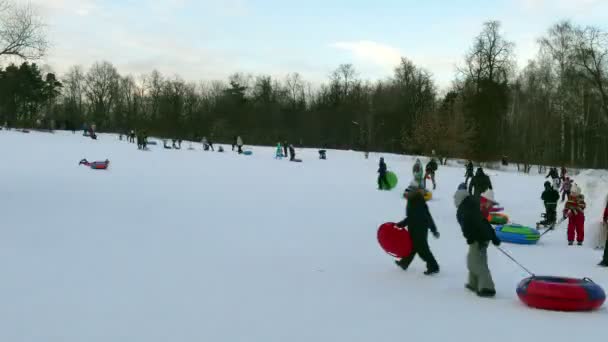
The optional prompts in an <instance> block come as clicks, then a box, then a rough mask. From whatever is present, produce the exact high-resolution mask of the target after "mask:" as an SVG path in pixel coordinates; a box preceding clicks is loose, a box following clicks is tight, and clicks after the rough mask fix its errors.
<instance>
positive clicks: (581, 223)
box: [564, 184, 586, 246]
mask: <svg viewBox="0 0 608 342" xmlns="http://www.w3.org/2000/svg"><path fill="white" fill-rule="evenodd" d="M585 208H586V204H585V196H583V194H581V191H580V189H579V187H578V186H577V185H576V184H575V185H573V186H572V193H571V194H570V197H569V198H568V202H566V207H565V208H564V218H568V245H570V246H572V245H573V244H574V239H575V237H576V242H577V244H578V245H579V246H582V245H583V242H584V241H585Z"/></svg>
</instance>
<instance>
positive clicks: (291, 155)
mask: <svg viewBox="0 0 608 342" xmlns="http://www.w3.org/2000/svg"><path fill="white" fill-rule="evenodd" d="M295 159H296V149H295V148H293V145H289V160H290V161H294V160H295Z"/></svg>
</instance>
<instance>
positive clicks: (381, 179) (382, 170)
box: [378, 158, 390, 190]
mask: <svg viewBox="0 0 608 342" xmlns="http://www.w3.org/2000/svg"><path fill="white" fill-rule="evenodd" d="M387 172H388V169H387V167H386V163H385V162H384V158H380V164H379V165H378V190H384V189H389V188H390V185H389V184H388V179H387V178H386V173H387Z"/></svg>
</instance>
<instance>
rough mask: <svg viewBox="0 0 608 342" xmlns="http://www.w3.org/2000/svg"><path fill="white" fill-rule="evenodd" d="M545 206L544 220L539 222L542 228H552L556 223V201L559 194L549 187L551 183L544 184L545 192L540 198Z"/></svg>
mask: <svg viewBox="0 0 608 342" xmlns="http://www.w3.org/2000/svg"><path fill="white" fill-rule="evenodd" d="M540 198H541V199H542V200H543V202H544V204H545V219H544V220H543V221H541V222H540V224H541V225H543V226H549V227H551V226H553V225H554V224H555V221H557V201H559V192H557V190H555V188H553V187H552V186H551V183H549V182H545V191H543V193H542V195H541V197H540Z"/></svg>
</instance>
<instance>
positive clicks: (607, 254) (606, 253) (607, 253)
mask: <svg viewBox="0 0 608 342" xmlns="http://www.w3.org/2000/svg"><path fill="white" fill-rule="evenodd" d="M602 228H605V227H602ZM602 262H604V263H607V264H608V239H606V246H605V247H604V257H603V258H602Z"/></svg>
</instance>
